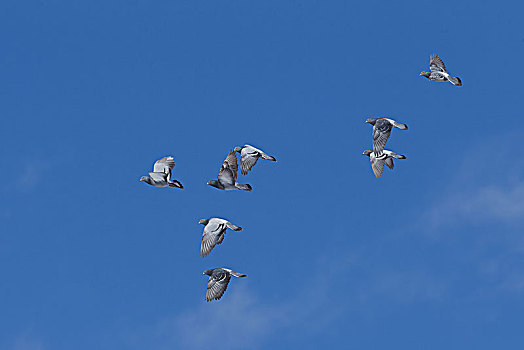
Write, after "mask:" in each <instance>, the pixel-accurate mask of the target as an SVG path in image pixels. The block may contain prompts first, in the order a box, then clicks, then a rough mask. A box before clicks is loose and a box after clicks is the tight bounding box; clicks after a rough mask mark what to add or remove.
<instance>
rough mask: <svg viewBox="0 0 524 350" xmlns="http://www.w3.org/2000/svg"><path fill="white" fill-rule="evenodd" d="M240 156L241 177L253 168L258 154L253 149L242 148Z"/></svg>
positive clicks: (248, 147) (249, 147)
mask: <svg viewBox="0 0 524 350" xmlns="http://www.w3.org/2000/svg"><path fill="white" fill-rule="evenodd" d="M240 156H241V157H240V171H241V172H242V174H243V175H246V174H247V172H248V171H249V170H251V168H252V167H254V166H255V164H256V163H257V160H258V158H259V157H260V154H259V152H258V150H257V149H256V148H255V147H251V146H246V147H244V148H242V152H241V153H240Z"/></svg>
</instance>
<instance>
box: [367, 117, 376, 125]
mask: <svg viewBox="0 0 524 350" xmlns="http://www.w3.org/2000/svg"><path fill="white" fill-rule="evenodd" d="M376 121H377V118H368V119H366V123H368V124H371V125H375V122H376Z"/></svg>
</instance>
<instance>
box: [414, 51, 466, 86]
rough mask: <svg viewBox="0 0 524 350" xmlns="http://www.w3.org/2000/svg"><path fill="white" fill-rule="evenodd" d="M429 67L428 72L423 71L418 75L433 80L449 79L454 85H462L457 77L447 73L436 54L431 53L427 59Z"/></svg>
mask: <svg viewBox="0 0 524 350" xmlns="http://www.w3.org/2000/svg"><path fill="white" fill-rule="evenodd" d="M429 69H430V70H431V71H430V72H427V71H424V72H422V73H420V76H423V77H426V78H428V79H429V80H434V81H449V82H450V83H451V84H453V85H455V86H462V80H460V78H459V77H452V76H451V75H449V73H448V71H447V70H446V66H445V65H444V62H442V60H441V59H440V57H438V55H431V57H430V59H429Z"/></svg>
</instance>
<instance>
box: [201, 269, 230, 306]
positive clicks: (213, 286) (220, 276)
mask: <svg viewBox="0 0 524 350" xmlns="http://www.w3.org/2000/svg"><path fill="white" fill-rule="evenodd" d="M230 279H231V275H230V274H229V273H228V272H226V271H224V270H219V271H216V270H215V271H213V274H212V275H211V276H210V277H209V281H208V282H207V291H206V301H210V300H213V299H215V300H219V299H220V298H222V295H224V292H225V291H226V289H227V285H228V284H229V280H230Z"/></svg>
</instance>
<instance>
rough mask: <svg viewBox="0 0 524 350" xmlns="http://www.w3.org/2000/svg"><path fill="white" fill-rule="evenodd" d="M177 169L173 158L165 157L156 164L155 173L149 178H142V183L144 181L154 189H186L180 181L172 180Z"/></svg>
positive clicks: (150, 174) (151, 173)
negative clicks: (173, 171) (173, 172)
mask: <svg viewBox="0 0 524 350" xmlns="http://www.w3.org/2000/svg"><path fill="white" fill-rule="evenodd" d="M174 167H175V161H174V160H173V157H171V156H169V157H164V158H161V159H159V160H157V161H156V162H155V165H154V166H153V172H150V173H149V176H142V177H141V178H140V181H143V182H145V183H147V184H149V185H151V186H154V187H177V188H184V186H182V184H181V183H180V182H179V181H178V180H171V172H172V170H173V168H174Z"/></svg>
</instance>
